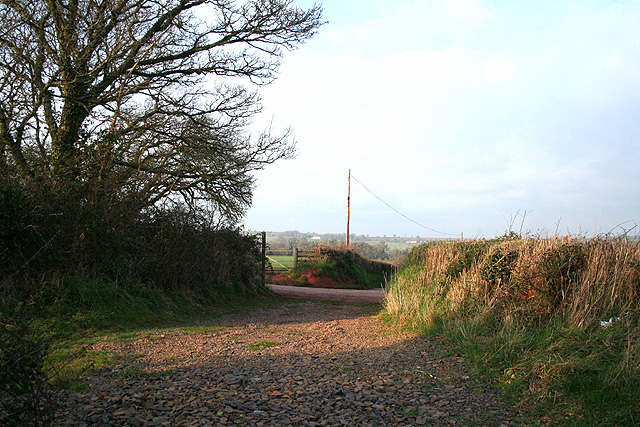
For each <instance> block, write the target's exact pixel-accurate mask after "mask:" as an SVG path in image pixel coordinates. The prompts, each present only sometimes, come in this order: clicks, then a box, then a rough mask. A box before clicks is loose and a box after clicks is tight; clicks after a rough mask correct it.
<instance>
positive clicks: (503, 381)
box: [386, 237, 640, 425]
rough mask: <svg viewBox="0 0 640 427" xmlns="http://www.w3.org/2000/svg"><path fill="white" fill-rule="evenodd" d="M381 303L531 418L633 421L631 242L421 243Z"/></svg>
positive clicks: (638, 339)
mask: <svg viewBox="0 0 640 427" xmlns="http://www.w3.org/2000/svg"><path fill="white" fill-rule="evenodd" d="M386 308H387V310H388V312H389V313H390V314H391V315H392V316H394V317H395V318H396V319H397V320H398V321H400V322H403V323H406V324H410V325H413V326H415V327H419V328H423V329H424V330H425V331H427V332H438V333H442V334H443V335H445V336H447V337H448V338H449V339H451V340H452V341H453V342H455V343H457V345H458V346H459V347H460V348H463V349H464V350H465V351H466V352H467V353H468V354H469V355H470V357H472V358H473V359H474V360H475V361H476V363H477V365H478V366H479V367H480V368H481V369H482V370H483V371H484V372H485V374H486V375H488V377H489V378H490V379H491V380H492V381H495V382H496V383H497V384H500V385H501V386H503V387H504V389H505V390H506V391H507V392H508V394H509V395H510V396H512V398H513V399H515V400H516V401H517V402H518V403H519V405H520V407H521V408H522V409H527V410H530V411H531V413H532V414H535V415H537V416H538V417H539V419H545V420H546V422H548V423H551V424H558V425H564V424H566V425H637V424H639V423H640V412H639V411H640V409H639V408H640V390H638V387H637V386H636V385H637V384H640V325H639V324H640V322H639V318H640V245H639V244H638V242H637V241H629V240H627V239H611V238H604V237H603V238H595V239H579V238H551V239H520V238H513V237H511V238H502V239H496V240H490V241H477V242H465V243H462V242H455V243H453V242H449V243H436V244H427V245H423V246H420V247H418V248H416V249H415V250H413V251H412V253H411V254H410V256H409V261H408V263H407V264H406V265H405V266H404V268H403V270H402V271H401V272H400V273H399V274H398V275H397V276H396V277H395V279H394V280H393V282H392V284H391V286H390V289H389V292H388V295H387V302H386ZM610 319H611V320H612V321H611V323H610V324H609V323H601V322H603V321H607V322H608V321H609V320H610ZM601 325H608V326H601ZM550 402H551V403H553V405H549V403H550ZM545 417H546V418H545ZM547 418H548V419H547Z"/></svg>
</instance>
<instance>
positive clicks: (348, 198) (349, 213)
mask: <svg viewBox="0 0 640 427" xmlns="http://www.w3.org/2000/svg"><path fill="white" fill-rule="evenodd" d="M350 219H351V168H349V180H348V183H347V247H348V246H349V221H350Z"/></svg>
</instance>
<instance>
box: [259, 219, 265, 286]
mask: <svg viewBox="0 0 640 427" xmlns="http://www.w3.org/2000/svg"><path fill="white" fill-rule="evenodd" d="M266 269H267V232H266V231H263V232H262V271H261V272H260V285H262V287H263V288H264V287H265V286H266V283H265V281H266V277H265V275H266V273H265V270H266Z"/></svg>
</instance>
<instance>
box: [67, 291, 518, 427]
mask: <svg viewBox="0 0 640 427" xmlns="http://www.w3.org/2000/svg"><path fill="white" fill-rule="evenodd" d="M379 307H380V306H379V305H373V304H346V303H333V304H330V303H321V302H292V301H288V302H287V301H284V302H280V303H278V304H276V306H275V307H270V308H254V309H250V310H248V311H246V312H243V313H239V314H234V315H229V316H225V317H223V318H220V319H216V320H215V321H213V323H211V324H206V325H199V327H192V328H172V329H164V330H154V331H149V332H147V333H146V334H144V337H140V336H137V337H135V338H133V339H131V338H130V339H122V338H121V339H119V340H113V341H107V340H105V341H101V342H99V343H97V344H94V345H93V346H92V347H91V348H90V350H92V351H101V352H105V353H107V354H110V355H111V356H112V357H114V358H116V359H117V360H118V361H119V362H118V363H117V364H115V365H113V366H111V367H109V368H105V369H103V370H101V371H100V372H99V373H98V374H96V375H94V376H92V377H90V378H89V379H88V382H89V390H88V391H85V392H80V393H76V392H60V395H59V397H60V399H61V402H63V406H62V408H61V409H60V411H59V412H58V415H57V418H56V425H60V426H88V425H104V426H121V425H130V426H231V425H233V426H391V425H393V426H412V425H429V426H451V425H454V426H455V425H462V426H485V425H486V426H496V427H507V426H518V425H522V424H521V423H520V421H519V418H518V415H517V414H516V413H514V412H512V411H509V410H507V409H506V408H505V407H504V406H503V405H502V404H501V403H500V401H499V399H498V397H497V395H496V394H495V392H494V391H492V390H491V389H489V388H487V387H485V386H484V385H483V384H482V383H480V382H477V381H475V380H473V379H470V378H469V374H468V372H467V368H468V365H467V363H465V361H464V359H462V358H461V357H456V356H443V355H442V353H441V349H442V345H441V344H440V343H439V342H438V341H437V339H433V338H424V337H421V336H418V335H417V334H414V333H408V332H401V331H398V330H396V329H393V328H391V327H388V326H385V325H384V324H383V323H382V322H381V321H380V320H379V319H378V318H377V317H376V316H375V313H376V312H377V310H379Z"/></svg>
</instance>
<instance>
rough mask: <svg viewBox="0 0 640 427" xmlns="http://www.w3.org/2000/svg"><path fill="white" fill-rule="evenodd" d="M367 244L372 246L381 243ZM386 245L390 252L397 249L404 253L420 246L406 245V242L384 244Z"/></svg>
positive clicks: (414, 244) (371, 242) (372, 242)
mask: <svg viewBox="0 0 640 427" xmlns="http://www.w3.org/2000/svg"><path fill="white" fill-rule="evenodd" d="M365 243H368V244H370V245H375V244H376V243H379V242H376V241H370V242H365ZM384 243H386V244H387V246H388V247H389V250H390V251H392V250H394V249H397V250H399V251H404V250H406V249H411V248H413V247H415V246H418V244H416V243H405V242H384Z"/></svg>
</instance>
